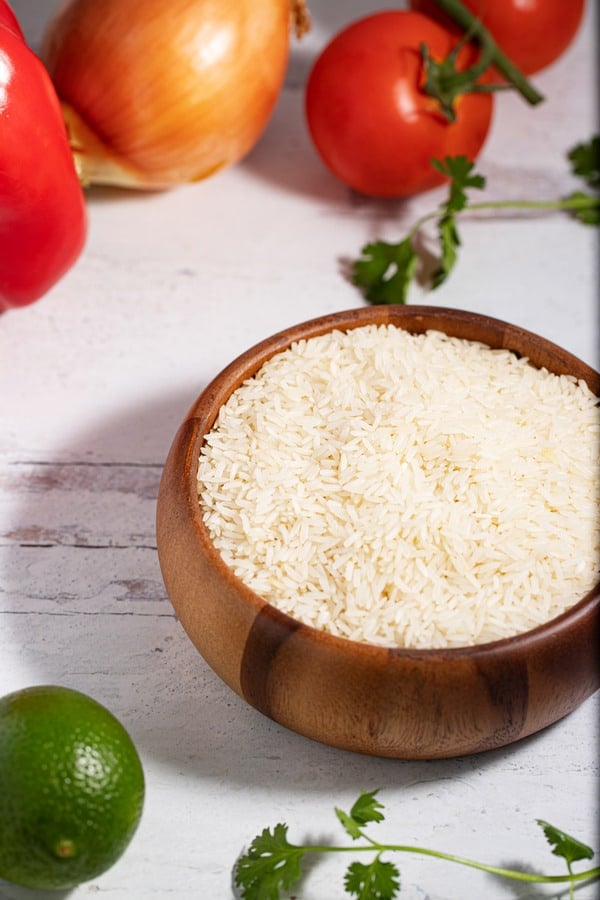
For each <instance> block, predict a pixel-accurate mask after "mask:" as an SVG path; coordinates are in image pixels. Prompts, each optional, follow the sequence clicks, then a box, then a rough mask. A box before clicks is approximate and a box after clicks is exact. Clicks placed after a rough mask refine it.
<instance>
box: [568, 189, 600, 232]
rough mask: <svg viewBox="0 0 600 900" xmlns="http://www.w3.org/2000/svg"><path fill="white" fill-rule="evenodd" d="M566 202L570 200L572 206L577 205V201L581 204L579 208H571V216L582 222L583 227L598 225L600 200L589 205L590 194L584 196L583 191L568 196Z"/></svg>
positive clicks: (599, 220)
mask: <svg viewBox="0 0 600 900" xmlns="http://www.w3.org/2000/svg"><path fill="white" fill-rule="evenodd" d="M567 200H570V201H571V202H572V203H573V204H577V203H578V202H579V201H581V202H582V204H583V205H582V206H581V207H579V208H578V207H577V206H573V207H572V208H571V210H570V212H571V215H572V216H573V217H574V218H575V219H578V220H579V221H580V222H583V224H584V225H600V198H599V199H597V200H596V202H595V203H591V201H592V200H593V198H592V196H591V195H590V194H586V193H584V192H583V191H575V193H573V194H569V196H568V197H567Z"/></svg>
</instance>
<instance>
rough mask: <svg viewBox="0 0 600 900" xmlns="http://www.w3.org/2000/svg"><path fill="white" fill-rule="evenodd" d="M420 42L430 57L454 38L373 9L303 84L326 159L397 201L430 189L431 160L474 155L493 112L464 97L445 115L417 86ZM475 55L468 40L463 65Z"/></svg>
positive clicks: (346, 177) (343, 174)
mask: <svg viewBox="0 0 600 900" xmlns="http://www.w3.org/2000/svg"><path fill="white" fill-rule="evenodd" d="M423 42H424V43H425V44H426V45H427V47H428V48H429V51H430V54H431V55H432V57H434V58H435V59H436V60H442V59H444V58H446V57H447V55H448V53H449V52H450V50H451V49H452V47H453V45H454V44H455V42H456V38H455V36H453V35H452V34H451V33H450V32H449V31H448V30H446V29H445V28H443V27H442V26H441V25H439V24H438V23H436V22H433V21H432V20H431V19H429V18H427V17H426V16H423V15H421V14H420V13H416V12H409V11H389V12H379V13H375V14H373V15H370V16H367V17H365V18H363V19H359V20H358V21H356V22H353V23H352V24H350V25H349V26H347V27H346V28H345V29H344V30H342V31H341V32H340V33H339V34H337V35H336V36H335V37H334V38H333V40H332V41H331V42H330V43H329V44H328V45H327V46H326V47H325V49H324V50H323V51H322V53H321V54H320V56H319V57H318V58H317V60H316V62H315V64H314V66H313V68H312V70H311V72H310V74H309V77H308V81H307V86H306V96H305V109H306V118H307V122H308V127H309V131H310V134H311V136H312V139H313V141H314V144H315V146H316V148H317V151H318V152H319V154H320V156H321V157H322V159H323V161H324V163H325V165H326V166H327V167H328V168H329V169H330V170H331V172H332V173H333V174H334V175H335V176H336V177H337V178H339V179H340V180H341V181H342V182H344V183H345V184H347V185H348V186H349V187H351V188H353V189H354V190H356V191H359V192H361V193H364V194H369V195H371V196H375V197H404V196H408V195H410V194H415V193H418V192H420V191H425V190H428V189H430V188H433V187H436V186H437V185H439V184H441V183H442V182H443V181H444V178H443V176H442V175H441V174H440V173H439V172H437V171H436V170H435V169H434V168H433V167H432V165H431V160H432V159H434V158H438V159H439V158H443V157H445V156H456V155H465V156H467V157H468V158H469V159H470V160H473V159H475V157H476V156H477V154H478V153H479V151H480V149H481V147H482V145H483V142H484V140H485V138H486V135H487V133H488V130H489V127H490V123H491V117H492V108H493V99H492V96H491V95H490V94H477V93H473V94H463V95H462V96H460V97H459V98H458V100H457V101H456V119H455V121H454V122H450V121H448V119H447V118H446V117H445V116H444V114H443V113H442V111H441V108H440V105H439V103H438V101H437V100H434V99H433V98H432V97H430V96H428V95H427V94H425V92H424V91H423V90H422V89H421V86H422V83H423V80H424V65H423V60H422V56H421V52H420V46H421V44H422V43H423ZM476 56H477V50H476V49H475V48H474V47H472V46H466V47H464V48H463V50H461V53H460V54H459V57H458V68H459V69H461V70H462V69H464V68H466V67H467V66H468V65H469V64H471V63H472V62H473V61H474V60H475V58H476Z"/></svg>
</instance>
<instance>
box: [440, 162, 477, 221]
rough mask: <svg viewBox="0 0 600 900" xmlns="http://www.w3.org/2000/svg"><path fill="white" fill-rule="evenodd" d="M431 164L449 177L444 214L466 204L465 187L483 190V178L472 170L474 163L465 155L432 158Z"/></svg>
mask: <svg viewBox="0 0 600 900" xmlns="http://www.w3.org/2000/svg"><path fill="white" fill-rule="evenodd" d="M431 165H432V166H433V168H434V169H437V171H438V172H440V173H441V174H442V175H444V176H445V177H446V178H449V179H450V193H449V196H448V200H447V201H446V203H445V204H444V206H443V209H444V210H445V212H446V215H451V214H452V213H457V212H460V211H461V210H462V209H464V208H465V206H466V205H467V194H466V189H467V188H477V189H478V190H483V188H484V187H485V178H484V176H483V175H479V174H478V173H477V172H473V169H474V168H475V164H474V163H472V162H471V161H470V160H469V159H467V157H466V156H446V157H445V158H444V159H443V160H442V159H432V160H431Z"/></svg>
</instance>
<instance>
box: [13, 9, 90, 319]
mask: <svg viewBox="0 0 600 900" xmlns="http://www.w3.org/2000/svg"><path fill="white" fill-rule="evenodd" d="M86 232H87V218H86V208H85V200H84V195H83V191H82V188H81V185H80V183H79V179H78V177H77V173H76V170H75V164H74V162H73V157H72V153H71V150H70V147H69V140H68V135H67V130H66V126H65V123H64V119H63V117H62V113H61V109H60V104H59V102H58V99H57V97H56V93H55V91H54V87H53V85H52V82H51V80H50V76H49V75H48V73H47V71H46V68H45V67H44V65H43V63H42V62H41V60H40V59H39V58H38V57H37V56H36V55H35V53H33V51H32V50H30V49H29V47H28V46H27V44H26V42H25V39H24V37H23V34H22V32H21V29H20V27H19V24H18V21H17V19H16V17H15V15H14V13H13V12H12V10H11V9H10V7H9V6H8V4H7V3H6V2H5V0H0V310H6V309H9V308H10V307H14V306H25V305H27V304H28V303H33V301H34V300H37V299H39V298H40V297H41V296H43V294H45V293H46V292H47V291H48V290H49V289H50V288H51V287H52V286H53V285H54V284H55V282H57V281H58V280H59V279H60V278H61V277H62V276H63V275H64V274H65V272H67V270H68V269H70V268H71V266H72V265H73V264H74V262H75V261H76V259H77V258H78V256H79V254H80V253H81V250H82V249H83V245H84V242H85V238H86Z"/></svg>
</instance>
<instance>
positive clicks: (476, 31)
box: [434, 0, 544, 106]
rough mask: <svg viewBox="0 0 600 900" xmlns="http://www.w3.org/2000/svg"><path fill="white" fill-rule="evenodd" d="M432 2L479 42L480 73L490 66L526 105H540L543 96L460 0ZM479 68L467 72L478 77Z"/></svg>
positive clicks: (497, 87) (488, 87)
mask: <svg viewBox="0 0 600 900" xmlns="http://www.w3.org/2000/svg"><path fill="white" fill-rule="evenodd" d="M434 2H435V3H436V5H437V6H439V7H440V9H442V10H443V11H444V12H445V13H446V14H447V15H448V16H450V18H451V19H453V20H454V21H455V22H456V24H457V25H460V27H461V28H463V29H464V30H465V31H466V32H467V33H468V35H472V36H473V37H474V38H476V39H477V41H479V43H480V44H481V46H482V48H483V56H484V58H485V62H486V65H485V66H484V68H483V70H482V71H484V70H485V68H487V66H488V65H490V64H492V65H494V66H495V67H496V69H498V71H499V72H501V73H502V74H503V75H504V77H505V78H506V79H507V80H508V81H509V82H510V83H511V84H512V85H513V87H515V88H516V89H517V90H518V91H519V93H520V94H521V96H522V97H524V99H525V100H527V102H528V103H531V104H532V106H535V105H536V104H537V103H541V102H542V101H543V100H544V97H543V95H542V94H540V93H539V91H538V90H537V89H536V88H535V87H534V86H533V85H532V84H531V82H529V81H528V80H527V78H526V77H525V75H524V74H523V72H522V71H521V70H520V69H519V67H518V66H516V65H515V63H513V61H512V60H511V59H509V57H508V56H507V55H506V54H505V53H503V51H502V50H501V49H500V47H499V46H498V44H497V43H496V41H495V40H494V38H493V37H492V35H491V34H490V32H489V31H488V30H487V28H486V27H485V25H484V24H483V23H482V22H481V21H480V20H479V19H478V18H477V17H476V16H474V15H473V13H472V12H471V11H470V10H469V9H467V8H466V6H464V5H463V4H462V3H461V2H460V0H434ZM479 68H480V66H479V64H476V65H475V66H473V68H472V69H471V70H469V71H470V72H471V73H472V74H474V76H475V77H478V76H479V75H481V74H482V72H480V71H478V70H479ZM502 87H503V86H502V85H498V86H495V85H488V86H487V88H486V90H498V89H499V88H500V89H501V88H502Z"/></svg>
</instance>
